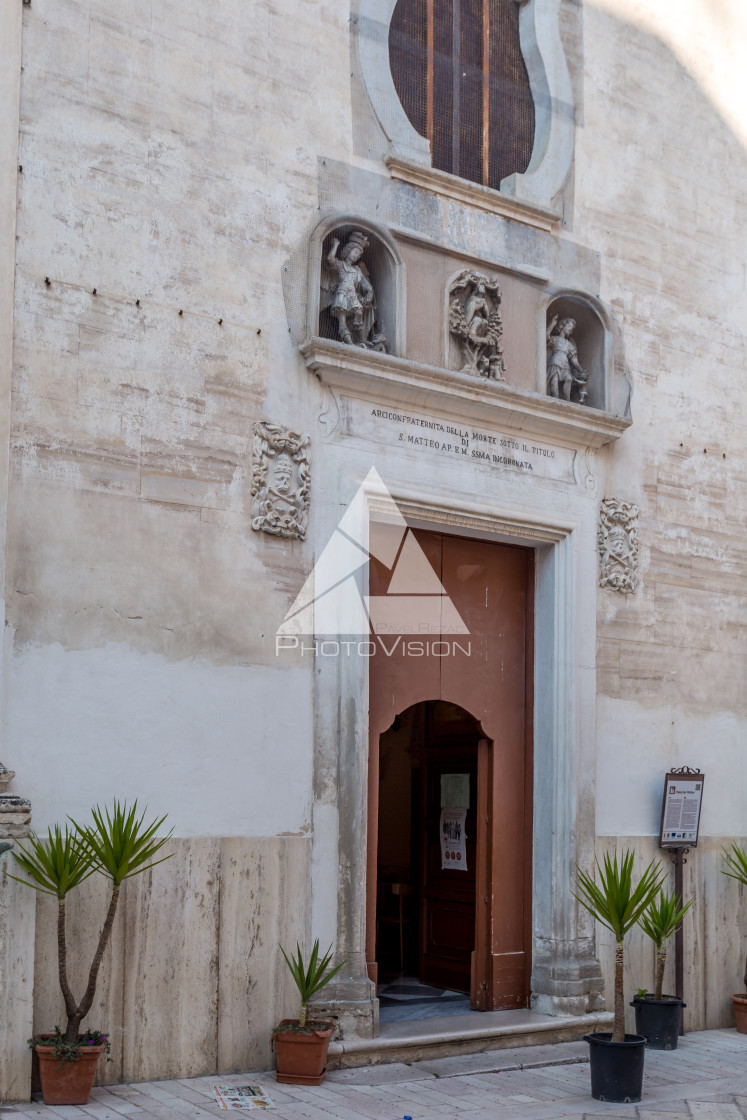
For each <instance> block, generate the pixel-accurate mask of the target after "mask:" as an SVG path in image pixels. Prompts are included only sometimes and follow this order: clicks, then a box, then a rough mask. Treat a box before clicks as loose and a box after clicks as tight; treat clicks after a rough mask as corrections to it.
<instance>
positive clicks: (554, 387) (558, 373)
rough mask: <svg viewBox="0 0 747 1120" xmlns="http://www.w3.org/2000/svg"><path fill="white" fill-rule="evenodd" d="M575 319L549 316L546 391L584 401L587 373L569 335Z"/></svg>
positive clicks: (574, 326) (587, 393)
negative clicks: (550, 317) (559, 318)
mask: <svg viewBox="0 0 747 1120" xmlns="http://www.w3.org/2000/svg"><path fill="white" fill-rule="evenodd" d="M575 329H576V320H575V319H568V318H566V319H561V320H560V322H558V316H557V315H553V317H552V319H551V320H550V323H549V325H548V328H547V392H548V395H549V396H551V397H559V398H560V399H561V400H564V401H575V402H576V403H577V404H586V403H587V398H588V396H589V390H588V388H587V384H586V383H587V381H588V380H589V375H588V373H587V372H586V370H585V369H582V367H581V364H580V362H579V360H578V350H577V349H576V342H575V339H574V338H573V332H574V331H575Z"/></svg>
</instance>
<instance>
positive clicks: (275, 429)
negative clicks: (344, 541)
mask: <svg viewBox="0 0 747 1120" xmlns="http://www.w3.org/2000/svg"><path fill="white" fill-rule="evenodd" d="M308 514H309V436H307V435H301V434H299V433H298V432H292V431H291V430H290V429H289V428H282V427H281V426H280V425H279V424H268V423H267V422H266V421H264V420H262V421H260V422H259V423H257V424H255V425H254V466H253V469H252V529H256V530H258V531H259V530H261V531H262V532H265V533H271V534H272V535H273V536H276V537H297V538H299V539H301V540H303V538H304V536H305V535H306V524H307V521H308Z"/></svg>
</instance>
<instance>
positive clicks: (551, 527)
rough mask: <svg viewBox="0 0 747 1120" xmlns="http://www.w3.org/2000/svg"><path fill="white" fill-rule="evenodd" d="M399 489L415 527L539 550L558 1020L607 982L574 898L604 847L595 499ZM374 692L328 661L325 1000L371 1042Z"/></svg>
mask: <svg viewBox="0 0 747 1120" xmlns="http://www.w3.org/2000/svg"><path fill="white" fill-rule="evenodd" d="M338 484H339V486H340V487H341V490H344V491H347V490H349V493H345V494H343V493H341V494H340V498H341V499H342V498H347V500H350V498H352V497H353V495H354V494H355V491H356V489H357V487H358V485H359V484H360V481H358V482H355V481H354V480H353V479H348V480H347V483H346V481H345V479H338ZM387 484H388V485H389V489H390V492H391V495H392V497H393V498H394V500H395V502H396V503H397V505H398V507H399V509H400V512H401V513H402V515H403V516H404V517H405V518H406V520H407V521H408V524H410V525H411V526H412V527H414V528H423V529H430V530H433V531H436V532H444V531H445V532H448V533H451V534H456V535H463V536H469V537H477V538H482V539H486V540H494V541H497V542H502V543H507V544H520V545H524V546H529V547H531V548H533V549H534V552H535V580H536V583H535V622H534V626H535V632H534V648H535V669H534V825H533V874H532V882H533V888H532V894H533V898H532V931H533V936H532V941H533V944H532V959H533V968H532V1001H531V1006H532V1008H533V1009H534V1010H537V1011H541V1012H544V1013H546V1014H555V1015H580V1014H586V1013H588V1012H591V1011H596V1010H599V1009H600V1008H601V1007H602V1006H603V1003H602V1001H601V997H600V993H601V988H602V979H601V971H600V968H599V964H598V962H597V961H596V959H595V956H594V931H593V927H592V924H591V922H590V920H589V919H588V917H587V916H586V914H585V912H584V911H582V910H581V908H580V907H578V905H577V904H576V902H575V899H574V898H573V894H572V891H573V888H574V880H575V868H576V864H577V863H578V864H581V865H582V866H584V865H585V866H588V865H589V864H590V863H591V861H592V860H593V853H594V835H595V833H594V765H595V761H594V758H595V750H594V743H595V739H594V721H595V704H594V698H595V690H596V688H595V671H594V665H595V643H596V622H595V611H596V596H595V593H594V588H595V586H596V580H595V564H596V556H595V549H594V536H593V534H594V526H595V519H594V506H595V503H594V502H593V499H592V501H590V502H588V505H587V503H583V504H584V506H586V507H587V508H586V509H585V510H583V511H582V516H581V517H579V518H577V519H574V518H571V517H568V518H564V517H555V516H548V515H547V514H546V513H543V512H537V511H531V510H527V509H525V510H522V511H521V512H516V511H515V510H510V511H509V510H497V509H493V510H486V509H485V507H484V506H482V507H480V506H477V505H473V504H471V503H468V502H464V503H461V502H460V503H459V504H458V505H457V504H450V505H448V506H447V505H443V504H440V503H437V502H433V501H431V500H430V499H429V498H428V497H427V496H425V495H419V494H415V493H413V492H408V489H407V487H406V486H396V485H395V484H393V483H392V482H391V480H387ZM589 497H591V495H589ZM376 503H377V495H376V494H373V493H372V494H369V495H367V505H368V509H367V510H366V509H364V507H363V505H362V504H361V507H360V508H361V516H362V517H366V516H367V517H370V515H371V513H372V512H375V510H376ZM337 508H339V506H338V507H337ZM589 557H591V565H593V566H590V565H589ZM580 569H583V570H582V571H581V570H580ZM581 581H582V582H581ZM582 587H583V589H584V594H583V595H582V594H580V589H581V588H582ZM368 699H369V698H368V666H367V663H366V661H365V659H362V658H359V657H346V658H335V659H325V658H320V659H319V663H318V665H317V670H316V736H317V758H320V757H322V756H326V760H327V765H326V766H325V767H324V774H322V773H321V772H318V774H317V788H319V787H320V786H321V784H322V783H323V782H324V781H326V782H327V783H329V782H330V781H334V780H336V784H337V788H336V791H335V793H336V813H335V814H334V818H335V824H336V832H337V837H336V840H337V853H338V875H337V884H336V887H337V920H336V947H337V952H338V955H339V956H340V957H345V958H346V959H347V964H346V966H345V969H344V970H343V973H342V974H341V978H340V980H339V982H338V983H337V984H335V985H334V990H333V991H331V992H330V993H329V999H328V1001H327V1002H328V1004H329V1006H330V1007H331V1008H334V1009H335V1011H336V1013H337V1014H338V1015H339V1017H340V1020H341V1025H342V1028H343V1031H344V1033H345V1035H346V1036H347V1037H351V1036H352V1037H355V1036H357V1037H362V1038H366V1037H371V1036H372V1035H374V1034H376V1033H378V1000H376V998H375V987H374V985H373V984H372V982H371V981H370V979H369V977H368V973H367V968H366V952H365V948H366V945H365V941H366V885H367V876H366V863H367V818H368V810H369V797H368V776H369V766H368V754H369V728H368ZM333 761H334V771H335V773H334V775H333V774H332V773H331V770H330V764H331V763H333ZM321 820H322V818H321V817H320V823H321ZM330 823H331V822H330ZM330 840H331V836H329V834H327V837H326V839H323V838H321V837H320V838H319V841H320V843H319V853H320V858H317V859H315V861H314V862H315V863H316V865H317V866H318V867H319V870H320V874H324V873H325V872H324V871H323V870H322V861H321V856H322V853H323V852H324V851H325V850H326V851H327V852H328V853H329V848H330ZM316 844H317V833H316V813H315V847H316ZM330 854H331V853H330ZM317 913H318V914H319V910H318V908H317ZM319 919H320V921H321V920H323V918H322V915H321V914H319ZM313 920H314V916H312V921H313Z"/></svg>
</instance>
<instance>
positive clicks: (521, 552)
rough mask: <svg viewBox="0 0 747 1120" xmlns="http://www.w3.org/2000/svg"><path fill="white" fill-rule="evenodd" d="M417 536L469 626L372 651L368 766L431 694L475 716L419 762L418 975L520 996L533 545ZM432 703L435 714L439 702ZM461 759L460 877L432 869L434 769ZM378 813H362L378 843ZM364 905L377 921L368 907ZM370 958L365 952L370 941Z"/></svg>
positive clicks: (525, 945)
mask: <svg viewBox="0 0 747 1120" xmlns="http://www.w3.org/2000/svg"><path fill="white" fill-rule="evenodd" d="M415 536H416V539H417V541H418V543H419V544H420V545H421V547H422V548H423V550H424V551H425V553H426V555H427V557H428V560H429V562H430V563H431V565H432V567H433V569H434V571H435V572H436V574H437V575H438V576H439V578H440V579H441V582H442V584H443V586H444V589H445V591H446V593H447V594H448V596H449V597H450V599H451V601H452V603H453V604H454V606H455V607H456V609H457V611H458V612H459V615H460V616H461V618H462V620H463V621H464V622H465V623H466V625H467V627H468V629H469V634H467V635H463V634H453V633H452V634H449V633H444V634H442V635H440V636H437V635H432V634H429V635H427V637H428V639H430V641H431V642H435V641H437V640H440V641H441V642H445V643H448V648H449V654H448V655H447V656H433V655H432V654H431V655H430V656H422V657H417V658H414V657H412V656H408V654H407V653H406V651H405V647H404V643H401V644H400V646H399V647H398V648H397V649H395V651H394V653H393V654H392V656H382V657H375V658H371V660H370V697H371V699H370V732H371V749H370V755H369V761H370V766H371V770H370V773H371V775H372V781H373V777H374V774H375V771H376V767H377V765H378V762H377V758H378V754H377V752H378V737H379V735H380V733H381V732H383V731H384V730H385V729H386V728H387V727H388V726H390V724H391V722H392V720H393V718H394V716H395V715H396V714H397V713H399V712H403V711H404V710H405V709H407V708H408V707H410V706H411V705H413V704H415V703H420V702H422V701H426V700H430V701H435V700H439V699H440V700H441V701H445V702H447V703H448V704H449V705H458V706H459V707H460V708H462V709H464V710H465V711H466V712H468V713H470V715H471V716H473V717H475V719H476V720H477V721H478V723H479V734H477V735H476V734H475V733H474V725H473V729H472V731H471V733H470V734H469V735H468V737H467V739H465V737H464V735H462V737H461V739H460V736H459V729H458V728H455V727H453V726H452V727H451V728H445V727H442V728H441V729H440V731H439V729H438V727H434V728H433V732H434V733H433V735H432V736H431V737H430V738H429V739H428V740H427V741H428V750H427V757H425V758H424V759H423V769H422V771H421V773H422V776H423V787H422V795H421V796H422V801H421V804H422V820H421V868H422V872H421V892H422V893H421V950H422V956H421V978H422V979H423V980H424V981H425V982H427V983H433V984H439V985H441V986H447V987H454V988H456V989H457V990H461V991H467V990H469V991H470V992H471V999H472V1005H473V1006H474V1007H478V1008H480V1009H485V1010H488V1009H495V1008H499V1007H505V1008H509V1007H526V1006H527V1005H528V1000H529V983H530V968H531V958H530V946H531V920H530V919H531V813H532V799H531V793H532V788H531V787H532V782H531V773H532V744H531V730H532V728H531V713H532V695H531V683H532V660H533V650H532V644H531V639H532V626H533V619H532V595H533V592H532V584H533V556H532V553H531V552H530V551H529V550H528V549H524V548H519V547H513V546H507V545H499V544H495V543H492V542H487V541H475V540H467V539H464V538H461V537H450V536H446V535H443V534H438V533H431V532H426V531H421V530H416V531H415ZM390 578H391V572H389V571H387V570H386V569H385V568H383V566H381V565H377V564H376V563H375V562H373V561H372V563H371V570H370V587H371V593H372V594H386V591H387V588H388V586H389V580H390ZM460 647H462V648H460ZM465 647H466V648H465ZM443 648H444V647H441V649H443ZM441 708H442V716H443V713H444V712H445V710H446V707H445V705H442V706H441ZM447 722H448V721H447ZM478 741H479V744H480V745H479V752H478ZM448 751H450V752H451V753H446V752H448ZM460 752H461V753H460ZM478 753H479V767H478ZM463 762H464V765H465V770H466V769H467V768H469V769H470V773H471V774H473V778H472V779H471V781H472V782H473V783H474V785H473V787H472V796H471V799H470V815H469V816H468V824H467V835H468V848H467V851H468V869H469V871H468V873H467V877H465V878H464V879H463V880H462V881H461V882H460V881H459V877H460V876H465V873H464V872H459V871H455V870H452V869H445V870H444V871H441V866H440V863H441V860H440V837H439V833H438V825H439V817H440V775H441V773H455V772H460V771H461V769H462V763H463ZM478 797H479V799H480V806H481V807H480V809H479V812H478ZM375 799H376V793H374V802H375ZM370 804H371V803H370ZM374 808H375V805H374ZM376 819H377V818H376V816H375V813H374V812H371V814H370V816H369V829H370V830H373V832H372V835H373V838H374V842H375V837H376V831H375V830H376ZM478 830H479V837H478ZM478 840H479V843H478ZM374 851H375V848H374ZM370 868H371V864H370V863H369V869H370ZM374 868H375V863H374ZM369 873H370V870H369ZM478 882H479V884H480V885H479V888H478V889H477V890H476V889H475V885H476V883H478ZM375 885H376V884H375V875H374V879H373V884H372V889H371V883H370V884H369V888H370V889H369V899H371V898H372V897H373V906H374V908H375ZM470 913H472V914H473V915H474V926H473V928H472V930H471V932H470V920H471V919H470ZM373 914H374V919H373V920H374V921H375V909H374V910H373ZM368 929H369V931H370V930H371V915H369V919H368ZM368 944H369V945H370V944H371V937H370V936H369V938H368ZM368 959H369V960H371V961H373V953H372V952H371V953H370V955H369V958H368ZM374 967H375V966H374ZM447 980H448V983H447V982H446V981H447Z"/></svg>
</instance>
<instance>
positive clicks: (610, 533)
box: [597, 498, 638, 595]
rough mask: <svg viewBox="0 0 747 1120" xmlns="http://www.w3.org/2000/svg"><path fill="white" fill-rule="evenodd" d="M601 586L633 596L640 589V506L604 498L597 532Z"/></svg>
mask: <svg viewBox="0 0 747 1120" xmlns="http://www.w3.org/2000/svg"><path fill="white" fill-rule="evenodd" d="M597 544H598V547H599V586H600V587H606V588H608V589H609V590H610V591H621V592H622V593H623V594H624V595H630V594H631V593H632V592H634V591H637V590H638V506H636V505H634V504H633V503H632V502H622V501H620V499H619V498H605V499H604V501H603V502H602V508H601V511H600V515H599V528H598V530H597Z"/></svg>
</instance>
